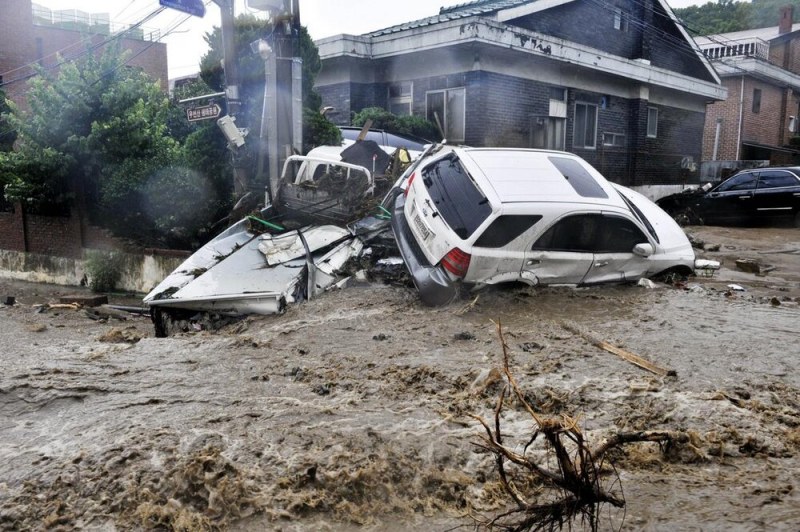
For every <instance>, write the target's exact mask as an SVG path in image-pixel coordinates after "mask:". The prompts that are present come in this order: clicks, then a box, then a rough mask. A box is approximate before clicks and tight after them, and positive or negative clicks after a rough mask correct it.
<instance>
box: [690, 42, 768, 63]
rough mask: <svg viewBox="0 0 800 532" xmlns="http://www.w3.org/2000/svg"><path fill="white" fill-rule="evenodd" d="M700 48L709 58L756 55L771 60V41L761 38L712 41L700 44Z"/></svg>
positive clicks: (757, 57) (758, 57)
mask: <svg viewBox="0 0 800 532" xmlns="http://www.w3.org/2000/svg"><path fill="white" fill-rule="evenodd" d="M700 50H702V52H703V54H705V56H706V57H707V58H708V59H712V60H713V59H724V58H726V57H754V58H756V59H763V60H764V61H768V60H769V43H768V42H767V41H763V40H761V39H739V40H735V41H729V40H725V41H722V42H710V43H707V44H702V45H700Z"/></svg>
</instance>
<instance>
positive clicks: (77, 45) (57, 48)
mask: <svg viewBox="0 0 800 532" xmlns="http://www.w3.org/2000/svg"><path fill="white" fill-rule="evenodd" d="M28 38H30V36H28ZM33 38H34V42H36V39H41V43H42V56H43V59H42V64H43V65H44V66H45V67H47V66H51V65H54V64H56V63H57V59H56V56H55V55H52V54H54V53H55V52H60V54H61V56H62V57H63V59H70V58H74V57H81V56H82V55H84V54H85V53H86V49H87V48H88V47H92V46H97V45H99V44H100V43H102V42H103V41H105V40H107V39H108V36H107V35H92V36H89V37H87V36H86V35H84V34H82V33H81V32H78V31H73V30H66V29H63V28H57V27H53V26H33ZM113 42H117V41H116V40H115V41H113ZM119 45H120V48H121V49H122V50H127V51H128V59H129V60H128V63H127V64H128V65H130V66H133V67H138V68H141V69H142V70H144V71H145V72H146V73H147V74H148V75H149V76H150V77H151V78H153V79H154V80H158V81H159V84H160V87H161V90H163V91H164V92H166V91H167V90H168V88H169V79H168V78H169V76H168V73H167V45H166V44H164V43H159V42H150V41H141V40H137V39H120V40H119ZM104 50H105V47H99V48H98V51H97V52H96V54H100V53H102V52H103V51H104ZM36 59H38V58H36Z"/></svg>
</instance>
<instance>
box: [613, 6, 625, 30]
mask: <svg viewBox="0 0 800 532" xmlns="http://www.w3.org/2000/svg"><path fill="white" fill-rule="evenodd" d="M614 29H615V30H619V31H628V17H627V16H626V14H625V13H624V12H623V11H622V10H621V9H615V10H614Z"/></svg>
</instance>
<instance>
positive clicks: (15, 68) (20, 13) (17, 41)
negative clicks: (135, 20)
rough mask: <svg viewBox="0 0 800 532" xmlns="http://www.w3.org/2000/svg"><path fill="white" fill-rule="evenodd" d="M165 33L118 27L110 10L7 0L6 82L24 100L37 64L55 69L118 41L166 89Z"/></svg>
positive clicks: (1, 70)
mask: <svg viewBox="0 0 800 532" xmlns="http://www.w3.org/2000/svg"><path fill="white" fill-rule="evenodd" d="M160 37H161V35H160V34H158V32H149V31H148V30H145V29H143V28H140V27H135V28H133V27H127V26H125V27H123V26H119V27H117V26H116V25H114V24H112V23H111V22H110V20H109V16H108V14H107V13H85V12H82V11H77V10H74V9H69V10H60V11H59V10H56V11H53V10H50V9H48V8H46V7H43V6H40V5H37V4H34V3H32V2H31V0H4V1H3V14H2V16H0V86H2V88H3V91H4V92H5V93H6V96H7V97H8V98H9V99H11V100H13V101H15V102H17V103H18V104H24V102H25V91H26V87H27V81H28V80H29V79H30V78H31V77H32V76H34V75H35V72H34V69H33V68H32V67H33V65H35V64H38V65H39V66H41V67H43V68H44V69H45V70H46V71H53V70H55V69H57V68H58V63H59V61H69V60H74V59H79V58H80V57H82V56H84V55H85V54H87V53H98V52H99V51H100V50H102V49H103V48H104V47H105V46H107V45H112V44H117V43H118V44H119V46H120V47H121V48H122V49H123V50H127V51H129V53H130V57H129V61H128V63H127V64H128V65H130V66H132V67H138V68H141V69H143V70H144V71H145V72H147V73H148V74H149V75H150V77H152V78H153V79H155V80H159V82H160V83H161V87H162V88H163V89H164V91H165V92H166V90H167V83H168V79H167V45H166V44H164V43H161V42H158V40H159V39H160Z"/></svg>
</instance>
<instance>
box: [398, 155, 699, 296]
mask: <svg viewBox="0 0 800 532" xmlns="http://www.w3.org/2000/svg"><path fill="white" fill-rule="evenodd" d="M389 198H390V199H392V200H393V202H394V203H393V207H394V209H393V216H392V230H393V231H394V235H395V239H396V240H397V244H398V247H399V249H400V253H401V255H402V256H403V259H404V261H405V263H406V266H407V267H408V269H409V271H410V272H411V274H412V277H413V279H414V283H415V285H416V286H417V289H418V290H419V293H420V297H421V299H422V300H423V302H425V303H426V304H429V305H439V304H444V303H447V302H449V301H451V300H452V299H453V298H454V297H455V296H456V295H457V293H458V286H459V284H460V283H467V284H472V285H476V286H480V285H484V284H495V283H501V282H509V281H522V282H526V283H529V284H534V285H536V284H542V285H545V284H569V285H591V284H598V283H610V282H611V283H618V282H625V281H636V280H638V279H640V278H642V277H649V276H652V275H655V274H660V273H663V272H665V271H676V272H678V273H681V274H690V273H691V272H692V271H693V269H694V267H695V256H694V250H693V249H692V246H691V244H690V243H689V240H688V239H687V238H686V235H685V234H684V232H683V231H682V230H681V228H680V227H679V226H678V225H677V224H676V223H675V221H673V219H672V218H671V217H670V216H669V215H667V214H666V213H665V212H664V211H662V210H661V209H660V208H659V207H658V206H656V205H655V204H654V203H652V202H651V201H650V200H648V199H647V198H645V197H644V196H642V195H641V194H638V193H637V192H634V191H632V190H630V189H627V188H625V187H622V186H619V185H616V184H612V183H610V182H608V181H607V180H606V179H605V178H604V177H603V176H602V175H600V173H598V172H597V170H595V169H594V168H592V166H591V165H589V164H588V163H587V162H586V161H584V160H583V159H581V158H580V157H577V156H575V155H572V154H570V153H565V152H557V151H543V150H524V149H505V148H455V147H449V146H445V147H442V148H441V149H439V151H437V152H435V153H426V154H425V155H423V157H422V159H421V160H420V161H419V163H418V164H417V165H415V168H414V170H413V173H411V174H410V175H408V176H407V177H406V178H405V180H404V182H403V183H402V184H401V185H400V186H399V187H398V188H397V189H396V191H395V194H394V195H390V196H389Z"/></svg>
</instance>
